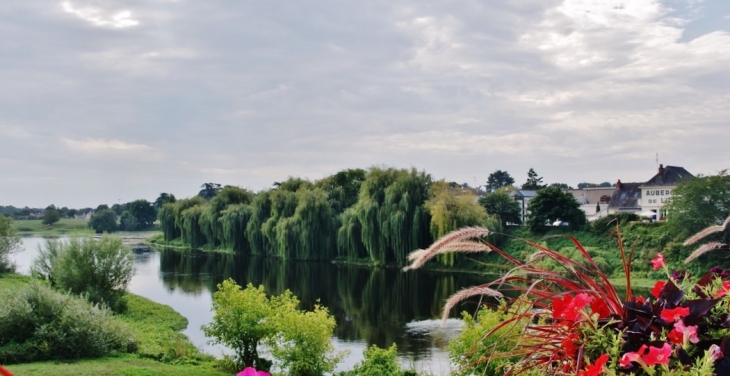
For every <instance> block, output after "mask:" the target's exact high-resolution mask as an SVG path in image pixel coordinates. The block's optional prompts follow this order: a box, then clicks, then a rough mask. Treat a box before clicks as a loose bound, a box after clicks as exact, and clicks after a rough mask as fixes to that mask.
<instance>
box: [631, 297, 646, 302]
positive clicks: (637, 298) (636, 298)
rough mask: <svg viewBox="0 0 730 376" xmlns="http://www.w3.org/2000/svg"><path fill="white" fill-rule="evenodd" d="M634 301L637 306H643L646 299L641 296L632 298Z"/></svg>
mask: <svg viewBox="0 0 730 376" xmlns="http://www.w3.org/2000/svg"><path fill="white" fill-rule="evenodd" d="M634 301H635V302H636V303H638V304H644V302H645V301H646V298H644V297H643V296H634Z"/></svg>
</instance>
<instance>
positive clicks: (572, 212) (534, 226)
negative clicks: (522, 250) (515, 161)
mask: <svg viewBox="0 0 730 376" xmlns="http://www.w3.org/2000/svg"><path fill="white" fill-rule="evenodd" d="M527 210H528V211H529V212H530V215H529V218H528V220H527V222H528V224H529V225H530V229H531V230H532V231H534V232H537V231H541V230H544V229H545V226H546V224H547V223H553V222H555V221H557V220H561V221H563V222H568V225H569V226H570V228H572V229H578V228H580V227H581V226H583V225H585V224H586V222H587V221H586V215H585V213H584V212H583V210H581V209H580V204H579V203H578V201H576V199H575V197H574V196H573V195H572V194H570V193H568V192H563V191H562V190H561V189H559V188H555V187H547V188H544V189H541V190H540V191H538V192H537V195H536V196H535V198H533V199H532V200H530V203H529V204H528V205H527Z"/></svg>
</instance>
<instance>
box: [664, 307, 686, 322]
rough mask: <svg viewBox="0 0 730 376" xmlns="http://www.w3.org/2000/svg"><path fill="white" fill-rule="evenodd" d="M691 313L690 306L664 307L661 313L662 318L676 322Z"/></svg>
mask: <svg viewBox="0 0 730 376" xmlns="http://www.w3.org/2000/svg"><path fill="white" fill-rule="evenodd" d="M687 315H689V308H685V307H677V308H674V309H663V310H662V313H661V314H660V316H661V318H662V319H663V320H664V321H666V322H676V321H677V320H679V319H681V318H682V317H684V316H687Z"/></svg>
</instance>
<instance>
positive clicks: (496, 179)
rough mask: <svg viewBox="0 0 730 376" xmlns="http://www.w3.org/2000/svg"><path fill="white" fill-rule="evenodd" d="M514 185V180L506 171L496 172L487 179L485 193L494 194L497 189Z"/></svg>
mask: <svg viewBox="0 0 730 376" xmlns="http://www.w3.org/2000/svg"><path fill="white" fill-rule="evenodd" d="M514 183H515V179H514V178H513V177H512V176H511V175H510V174H509V172H507V171H502V170H497V171H494V172H493V173H491V174H489V177H488V178H487V192H494V191H496V190H497V189H499V188H502V187H506V186H508V185H512V184H514Z"/></svg>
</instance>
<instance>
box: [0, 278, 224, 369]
mask: <svg viewBox="0 0 730 376" xmlns="http://www.w3.org/2000/svg"><path fill="white" fill-rule="evenodd" d="M30 281H31V278H30V277H28V276H23V275H18V274H6V275H2V276H0V298H2V295H4V294H6V293H7V292H8V291H12V290H16V289H18V288H22V287H23V286H24V285H26V284H28V283H29V282H30ZM127 307H128V308H127V311H126V312H125V313H123V314H120V315H118V316H117V317H119V318H120V319H121V320H123V321H124V322H126V323H127V325H129V327H130V328H131V329H132V330H133V331H134V334H135V338H136V340H137V342H138V344H139V350H138V352H137V353H136V354H121V355H119V356H110V357H104V358H99V359H82V360H60V361H48V362H36V363H26V364H13V365H8V366H5V368H7V369H8V370H10V372H12V373H13V374H14V375H15V376H24V375H28V376H33V375H40V376H43V375H48V376H51V375H53V376H64V375H68V376H71V375H89V376H91V375H149V376H153V375H203V376H208V375H210V376H224V375H230V374H228V373H225V372H220V371H217V370H216V369H215V359H214V358H213V357H211V356H209V355H204V354H201V353H200V352H199V351H198V349H196V348H195V347H194V346H193V345H192V344H191V343H190V341H189V340H188V338H187V337H186V336H185V335H183V334H182V333H180V331H181V330H183V329H185V328H186V327H187V324H188V323H187V320H186V319H185V318H184V317H183V316H181V315H180V314H179V313H177V312H175V310H173V309H172V308H170V307H168V306H166V305H163V304H159V303H155V302H153V301H151V300H149V299H146V298H143V297H141V296H137V295H132V294H127ZM160 359H166V360H168V361H169V362H162V361H159V360H160ZM174 363H178V364H174Z"/></svg>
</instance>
